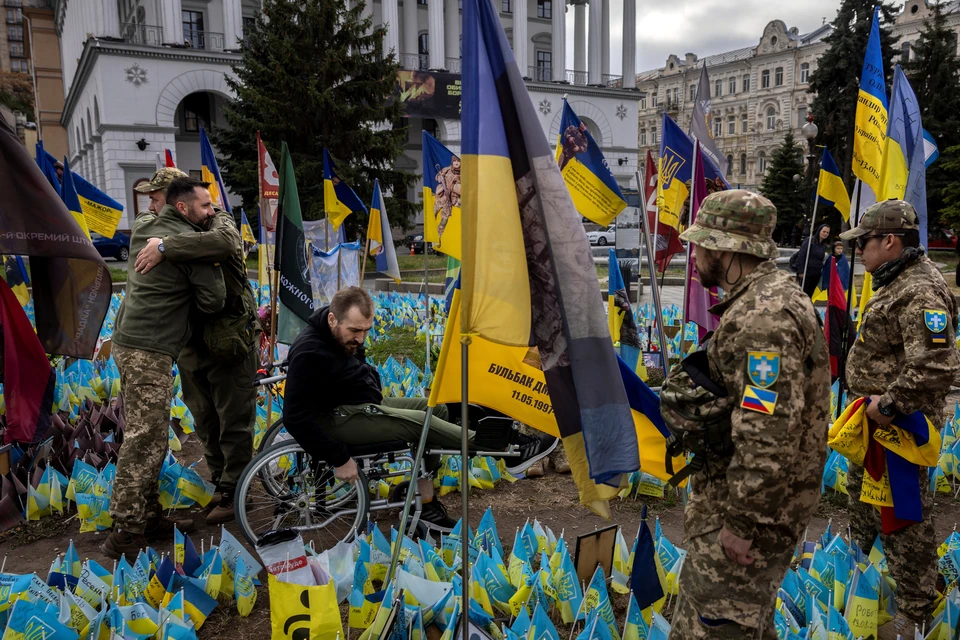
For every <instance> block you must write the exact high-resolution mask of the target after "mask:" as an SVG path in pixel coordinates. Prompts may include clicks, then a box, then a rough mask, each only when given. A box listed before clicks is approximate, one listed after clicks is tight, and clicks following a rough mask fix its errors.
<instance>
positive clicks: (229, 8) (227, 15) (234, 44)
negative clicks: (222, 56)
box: [222, 0, 243, 51]
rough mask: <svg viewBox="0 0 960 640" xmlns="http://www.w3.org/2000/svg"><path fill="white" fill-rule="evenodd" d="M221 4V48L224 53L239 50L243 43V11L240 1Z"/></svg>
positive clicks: (234, 0) (227, 1)
mask: <svg viewBox="0 0 960 640" xmlns="http://www.w3.org/2000/svg"><path fill="white" fill-rule="evenodd" d="M222 2H223V48H224V49H225V50H226V51H233V50H235V49H239V48H240V46H241V43H242V42H243V10H242V9H241V8H240V0H222Z"/></svg>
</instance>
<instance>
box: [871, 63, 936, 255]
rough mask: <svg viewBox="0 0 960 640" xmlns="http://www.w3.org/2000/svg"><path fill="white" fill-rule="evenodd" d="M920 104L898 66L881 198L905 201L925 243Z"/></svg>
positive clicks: (924, 181)
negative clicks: (910, 208)
mask: <svg viewBox="0 0 960 640" xmlns="http://www.w3.org/2000/svg"><path fill="white" fill-rule="evenodd" d="M924 158H925V151H924V139H923V124H922V123H921V118H920V103H919V102H918V101H917V96H916V94H915V93H914V91H913V88H912V87H911V86H910V81H909V80H907V76H906V75H905V74H904V73H903V69H901V68H900V65H897V66H896V67H894V69H893V90H892V91H891V94H890V128H889V129H888V130H887V146H886V148H885V149H884V152H883V193H882V194H881V197H883V198H896V199H898V200H906V201H907V202H909V203H910V204H912V205H913V207H914V209H916V211H917V217H918V218H919V220H920V243H921V244H922V245H923V246H926V245H927V168H926V162H925V160H924Z"/></svg>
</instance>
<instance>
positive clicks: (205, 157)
mask: <svg viewBox="0 0 960 640" xmlns="http://www.w3.org/2000/svg"><path fill="white" fill-rule="evenodd" d="M200 173H201V175H202V178H203V181H204V182H209V183H210V186H209V187H208V188H209V190H210V197H211V198H212V199H213V204H215V205H217V206H218V207H220V208H221V209H223V210H224V211H226V212H227V213H233V210H232V209H231V208H230V202H229V201H227V188H226V187H225V186H224V184H223V178H221V177H220V167H218V166H217V156H216V155H214V153H213V147H212V146H210V140H209V139H208V138H207V132H206V131H204V130H203V127H200ZM251 235H253V234H251Z"/></svg>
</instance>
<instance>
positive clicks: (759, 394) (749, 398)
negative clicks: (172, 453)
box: [740, 384, 777, 416]
mask: <svg viewBox="0 0 960 640" xmlns="http://www.w3.org/2000/svg"><path fill="white" fill-rule="evenodd" d="M740 406H741V407H742V408H744V409H748V410H750V411H756V412H757V413H763V414H766V415H768V416H772V415H773V412H774V411H776V409H777V392H776V391H771V390H770V389H761V388H759V387H754V386H751V385H749V384H748V385H747V386H746V387H745V388H744V390H743V399H742V400H741V401H740Z"/></svg>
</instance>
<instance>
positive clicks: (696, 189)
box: [685, 140, 720, 340]
mask: <svg viewBox="0 0 960 640" xmlns="http://www.w3.org/2000/svg"><path fill="white" fill-rule="evenodd" d="M701 149H702V147H701V146H700V141H699V140H698V141H697V143H696V147H695V149H694V152H693V193H692V194H690V223H691V224H693V222H694V221H695V220H696V219H697V211H699V210H700V203H702V202H703V200H704V199H705V198H706V197H707V185H706V181H705V180H704V177H703V156H702V155H701V153H700V151H701ZM687 278H688V279H689V281H688V282H687V300H686V305H685V306H686V309H687V320H689V321H691V322H694V323H696V325H697V333H698V335H699V337H700V340H703V338H704V337H705V336H706V335H707V333H709V332H711V331H713V330H715V329H716V328H717V327H718V326H720V321H719V319H718V318H717V316H715V315H713V314H712V313H710V307H712V306H713V305H715V304H716V303H717V302H719V300H720V298H719V293H718V292H717V288H716V287H710V288H709V289H707V288H706V287H704V286H703V285H702V284H700V274H699V273H697V266H696V265H695V264H694V261H693V253H692V252H690V256H689V258H688V259H687Z"/></svg>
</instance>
